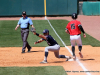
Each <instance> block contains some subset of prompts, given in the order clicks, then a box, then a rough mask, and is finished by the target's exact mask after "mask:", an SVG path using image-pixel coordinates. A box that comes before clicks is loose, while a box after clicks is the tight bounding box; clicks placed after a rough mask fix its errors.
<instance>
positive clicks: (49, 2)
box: [0, 0, 78, 16]
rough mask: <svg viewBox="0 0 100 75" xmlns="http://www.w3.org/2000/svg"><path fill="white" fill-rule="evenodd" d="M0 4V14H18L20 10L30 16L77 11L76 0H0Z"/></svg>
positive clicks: (65, 13)
mask: <svg viewBox="0 0 100 75" xmlns="http://www.w3.org/2000/svg"><path fill="white" fill-rule="evenodd" d="M44 1H46V2H44ZM45 3H46V5H44V4H45ZM0 6H1V7H0V16H20V15H21V12H22V11H26V12H27V15H32V16H34V15H35V16H37V15H38V16H39V15H40V16H41V15H45V14H46V15H71V14H72V13H78V0H0ZM45 7H46V10H45Z"/></svg>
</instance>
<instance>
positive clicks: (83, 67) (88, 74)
mask: <svg viewBox="0 0 100 75" xmlns="http://www.w3.org/2000/svg"><path fill="white" fill-rule="evenodd" d="M45 20H47V21H48V23H49V25H50V26H51V28H52V29H53V31H54V32H55V34H56V35H57V36H58V38H59V39H60V40H61V42H62V44H63V45H64V46H65V48H67V49H68V51H69V52H70V53H71V55H72V51H71V50H70V49H69V48H68V47H67V46H66V44H65V43H64V42H63V40H62V39H61V37H60V36H59V35H58V34H57V32H56V31H55V29H54V28H53V26H52V25H51V23H50V21H49V20H48V19H47V17H46V16H45ZM76 61H77V63H78V64H79V65H80V66H81V67H82V69H83V70H84V71H88V70H87V69H86V68H85V66H84V65H83V64H82V63H81V62H80V61H79V59H78V58H76ZM86 74H87V75H91V74H90V73H89V72H87V73H86Z"/></svg>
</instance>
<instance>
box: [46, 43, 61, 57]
mask: <svg viewBox="0 0 100 75" xmlns="http://www.w3.org/2000/svg"><path fill="white" fill-rule="evenodd" d="M59 50H60V46H59V45H57V44H56V45H54V46H48V47H46V48H45V52H48V51H53V52H54V54H55V56H56V57H57V58H59Z"/></svg>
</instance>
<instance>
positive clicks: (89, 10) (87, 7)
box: [82, 2, 100, 15]
mask: <svg viewBox="0 0 100 75" xmlns="http://www.w3.org/2000/svg"><path fill="white" fill-rule="evenodd" d="M82 11H83V15H100V2H83V7H82Z"/></svg>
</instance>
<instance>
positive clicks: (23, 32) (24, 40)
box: [21, 29, 31, 51]
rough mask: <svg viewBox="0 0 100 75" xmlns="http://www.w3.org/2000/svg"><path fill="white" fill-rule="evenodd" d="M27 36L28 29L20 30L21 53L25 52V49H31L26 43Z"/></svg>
mask: <svg viewBox="0 0 100 75" xmlns="http://www.w3.org/2000/svg"><path fill="white" fill-rule="evenodd" d="M28 34H29V29H21V37H22V41H23V47H22V51H25V48H26V47H27V49H30V48H31V46H30V45H29V44H28V42H27V38H28Z"/></svg>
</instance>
